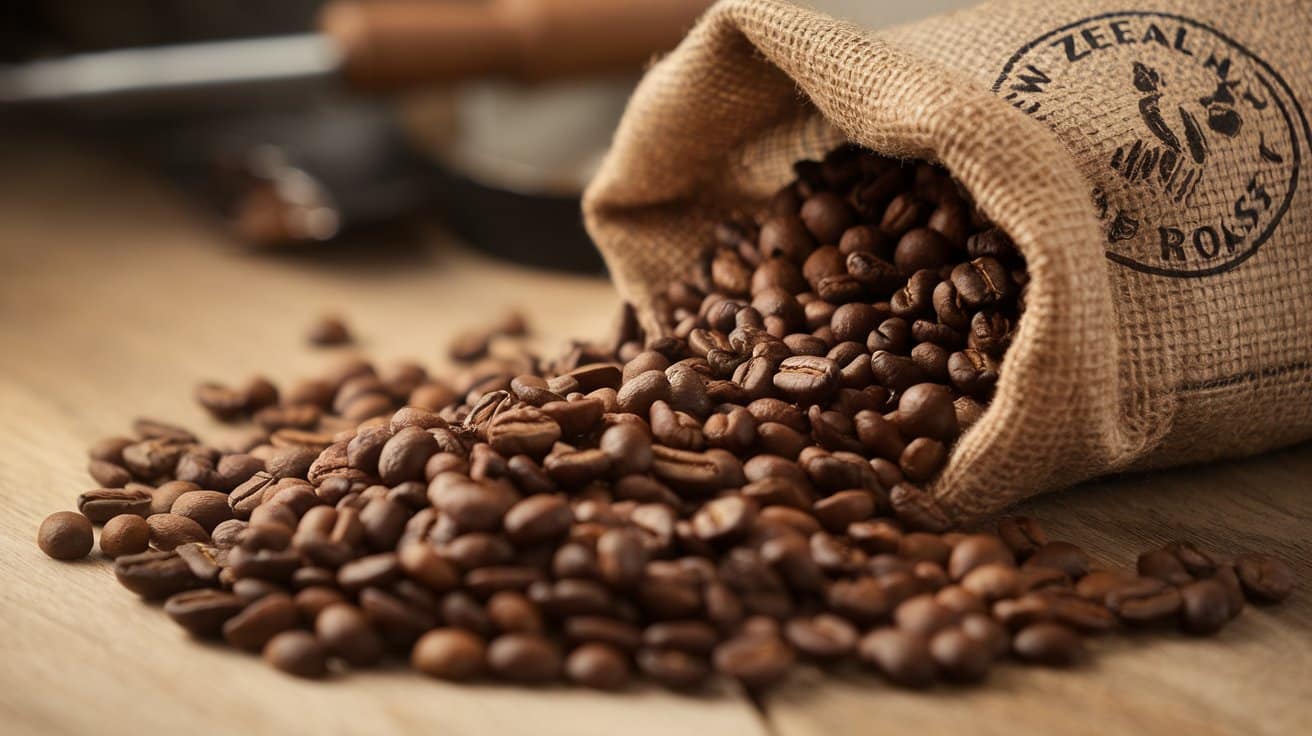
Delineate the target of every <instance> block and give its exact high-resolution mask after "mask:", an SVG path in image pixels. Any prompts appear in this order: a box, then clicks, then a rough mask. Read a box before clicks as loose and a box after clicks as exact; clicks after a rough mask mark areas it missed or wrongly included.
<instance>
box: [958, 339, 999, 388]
mask: <svg viewBox="0 0 1312 736" xmlns="http://www.w3.org/2000/svg"><path fill="white" fill-rule="evenodd" d="M947 369H948V379H949V380H951V381H952V385H953V386H954V387H955V388H956V389H957V390H958V391H960V392H962V393H964V394H968V395H970V396H975V397H979V398H983V399H987V398H988V397H989V396H990V395H991V394H992V393H993V387H994V386H996V385H997V383H998V370H999V369H998V364H997V362H996V361H995V360H994V359H993V358H992V357H991V356H989V355H988V354H987V353H984V352H982V351H980V350H976V349H975V348H966V349H965V350H960V351H957V352H955V353H952V354H951V355H949V356H948V365H947Z"/></svg>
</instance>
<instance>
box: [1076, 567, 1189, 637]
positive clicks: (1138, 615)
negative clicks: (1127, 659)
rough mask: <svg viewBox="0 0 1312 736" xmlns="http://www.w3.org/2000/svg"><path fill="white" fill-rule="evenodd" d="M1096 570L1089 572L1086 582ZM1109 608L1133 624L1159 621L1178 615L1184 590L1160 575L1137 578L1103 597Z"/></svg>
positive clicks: (1116, 587) (1123, 619)
mask: <svg viewBox="0 0 1312 736" xmlns="http://www.w3.org/2000/svg"><path fill="white" fill-rule="evenodd" d="M1095 574H1096V573H1089V574H1088V575H1086V576H1085V577H1084V578H1083V579H1082V580H1081V581H1080V583H1081V584H1083V583H1084V582H1085V581H1087V580H1088V579H1089V578H1091V577H1093V576H1094V575H1095ZM1103 601H1104V603H1105V604H1106V606H1107V608H1109V609H1110V610H1112V611H1113V612H1115V613H1116V615H1117V616H1118V617H1120V619H1121V620H1122V621H1125V622H1127V623H1131V624H1139V625H1143V624H1155V623H1159V622H1162V621H1166V620H1168V619H1172V618H1174V617H1175V615H1176V613H1177V612H1178V611H1179V610H1180V605H1181V596H1180V591H1179V590H1178V589H1176V588H1175V587H1173V586H1171V585H1168V584H1166V583H1164V582H1162V581H1160V580H1157V579H1156V578H1133V579H1131V580H1130V581H1129V582H1127V583H1125V584H1123V585H1119V586H1115V587H1113V588H1112V590H1110V591H1108V592H1107V594H1106V595H1105V596H1104V597H1103Z"/></svg>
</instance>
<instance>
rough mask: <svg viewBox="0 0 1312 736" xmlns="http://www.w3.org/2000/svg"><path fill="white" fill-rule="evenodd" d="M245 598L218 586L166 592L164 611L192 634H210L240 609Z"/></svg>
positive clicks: (207, 636)
mask: <svg viewBox="0 0 1312 736" xmlns="http://www.w3.org/2000/svg"><path fill="white" fill-rule="evenodd" d="M245 607H246V602H245V601H243V600H242V599H241V598H239V597H237V596H236V595H234V594H232V593H227V592H224V591H221V590H209V589H203V590H190V591H186V592H183V593H178V594H176V595H173V596H170V597H169V599H168V600H167V601H165V602H164V613H166V614H168V617H169V618H171V619H173V621H174V622H175V623H176V624H178V625H179V626H181V627H182V628H184V629H186V630H187V631H188V632H189V633H190V634H191V635H192V636H197V637H202V638H214V637H217V636H218V635H219V633H220V632H221V631H222V629H223V624H224V623H225V622H227V620H228V619H230V618H232V617H233V616H236V615H237V614H238V613H241V611H242V609H243V608H245Z"/></svg>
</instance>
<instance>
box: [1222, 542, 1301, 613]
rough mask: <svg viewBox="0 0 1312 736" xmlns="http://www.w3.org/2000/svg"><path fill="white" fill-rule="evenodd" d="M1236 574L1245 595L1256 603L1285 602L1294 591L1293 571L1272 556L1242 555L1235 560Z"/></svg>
mask: <svg viewBox="0 0 1312 736" xmlns="http://www.w3.org/2000/svg"><path fill="white" fill-rule="evenodd" d="M1235 572H1237V573H1238V574H1239V582H1240V583H1241V584H1242V585H1243V589H1244V593H1245V594H1247V595H1248V597H1249V598H1252V599H1253V600H1256V601H1261V602H1263V603H1275V602H1279V601H1283V600H1284V599H1286V598H1288V597H1289V594H1290V593H1291V592H1293V590H1294V571H1293V569H1291V568H1290V567H1289V565H1286V564H1285V563H1284V562H1281V561H1280V560H1278V559H1276V558H1274V557H1272V556H1270V555H1262V554H1247V555H1241V556H1240V557H1238V558H1237V559H1236V560H1235Z"/></svg>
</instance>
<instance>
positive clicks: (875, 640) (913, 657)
mask: <svg viewBox="0 0 1312 736" xmlns="http://www.w3.org/2000/svg"><path fill="white" fill-rule="evenodd" d="M857 655H858V656H859V657H860V658H861V661H863V662H865V663H866V664H868V665H870V666H871V667H874V668H875V669H876V670H877V671H879V672H880V673H881V674H882V675H884V677H886V678H888V680H889V681H890V682H892V683H893V684H895V685H901V686H902V687H910V688H923V687H928V686H929V685H931V684H933V682H934V658H933V655H932V654H931V653H930V650H929V644H928V643H927V642H926V641H925V639H924V638H923V637H922V636H920V635H918V634H914V633H912V632H909V631H903V630H901V629H895V628H891V627H885V628H880V629H875V630H874V631H871V632H870V633H868V634H866V635H865V636H864V637H862V638H861V640H860V641H859V642H858V643H857Z"/></svg>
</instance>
